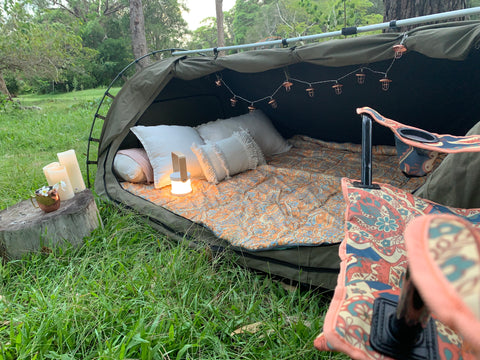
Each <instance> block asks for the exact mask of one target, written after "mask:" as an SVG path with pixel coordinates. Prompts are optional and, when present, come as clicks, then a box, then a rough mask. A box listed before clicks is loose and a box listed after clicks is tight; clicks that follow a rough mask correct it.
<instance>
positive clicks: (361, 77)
mask: <svg viewBox="0 0 480 360" xmlns="http://www.w3.org/2000/svg"><path fill="white" fill-rule="evenodd" d="M355 76H356V78H357V83H358V84H359V85H363V84H365V78H366V77H367V75H365V73H364V72H363V68H361V69H360V72H359V73H356V74H355Z"/></svg>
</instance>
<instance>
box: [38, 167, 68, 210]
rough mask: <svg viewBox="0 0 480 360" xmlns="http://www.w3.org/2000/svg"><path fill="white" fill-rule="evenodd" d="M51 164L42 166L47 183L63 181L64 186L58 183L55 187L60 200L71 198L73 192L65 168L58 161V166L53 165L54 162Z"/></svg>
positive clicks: (53, 183)
mask: <svg viewBox="0 0 480 360" xmlns="http://www.w3.org/2000/svg"><path fill="white" fill-rule="evenodd" d="M52 164H53V165H52ZM52 164H49V165H47V166H45V167H44V168H43V171H44V173H45V176H46V178H47V181H48V185H55V184H58V183H60V182H61V181H63V182H64V186H61V185H60V186H59V187H58V189H57V191H58V195H59V196H60V200H61V201H65V200H68V199H71V198H73V197H74V196H75V193H74V192H73V188H72V183H71V182H70V179H69V177H68V173H67V169H66V168H65V166H62V165H60V164H58V163H57V164H58V166H57V165H55V163H52Z"/></svg>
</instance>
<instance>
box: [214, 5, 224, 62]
mask: <svg viewBox="0 0 480 360" xmlns="http://www.w3.org/2000/svg"><path fill="white" fill-rule="evenodd" d="M215 11H216V14H217V41H218V42H217V44H218V47H224V46H225V31H224V28H223V0H215ZM218 55H219V56H225V51H220V52H219V54H218Z"/></svg>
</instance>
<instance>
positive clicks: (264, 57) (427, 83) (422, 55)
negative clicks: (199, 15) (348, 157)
mask: <svg viewBox="0 0 480 360" xmlns="http://www.w3.org/2000/svg"><path fill="white" fill-rule="evenodd" d="M407 35H408V37H405V36H404V34H378V35H367V36H360V37H356V38H348V39H338V40H330V41H326V42H322V43H316V44H310V45H304V46H298V47H290V48H276V49H260V50H252V51H246V52H243V53H238V54H232V55H228V56H226V57H219V58H215V57H208V56H207V57H205V56H194V57H186V56H184V57H177V58H175V57H170V58H167V59H164V60H160V61H158V62H156V63H154V64H153V65H151V66H150V67H148V68H146V69H144V70H143V71H141V72H140V73H138V74H136V75H135V76H133V77H132V78H131V79H129V80H128V81H127V82H126V83H125V85H124V86H123V87H122V89H121V91H120V92H119V93H118V95H117V96H116V98H115V99H114V101H113V102H112V105H111V106H110V108H109V110H108V113H107V114H106V116H105V121H104V124H103V128H102V132H101V136H100V137H99V142H100V144H99V151H98V168H97V174H96V179H95V189H96V191H97V193H98V194H99V195H101V196H104V197H106V198H109V199H111V200H113V201H115V202H117V203H118V204H122V205H124V206H127V207H130V208H133V209H135V210H136V211H138V212H139V213H140V214H142V215H144V216H145V217H146V218H147V219H149V220H150V221H151V222H152V224H153V225H154V226H156V227H157V228H158V229H159V230H160V231H162V232H163V233H165V234H167V235H169V236H172V237H173V238H175V239H177V240H182V241H188V242H189V243H191V244H192V245H194V246H202V247H203V246H210V247H211V248H212V249H214V250H219V251H223V250H224V249H230V250H232V251H233V252H234V253H235V254H236V255H237V256H238V262H239V263H240V264H244V265H246V266H248V267H251V268H254V269H258V270H261V271H265V272H269V273H272V274H275V275H279V276H283V277H286V278H289V279H292V280H295V281H299V282H302V283H307V284H311V285H314V286H321V287H325V288H334V286H335V283H336V276H337V273H338V269H339V259H338V246H339V243H340V241H341V236H342V235H341V234H342V233H343V227H342V226H340V227H339V229H338V232H339V239H340V241H336V242H328V243H324V244H296V245H295V244H294V245H291V244H290V245H289V246H284V247H278V248H274V247H273V248H267V249H264V250H263V251H252V250H251V249H248V248H242V247H241V246H237V245H233V246H232V244H231V243H230V242H229V239H228V238H222V237H221V236H218V235H217V233H216V232H215V229H212V227H211V226H210V225H209V224H206V223H205V222H203V221H199V220H195V219H194V220H193V221H191V220H189V219H187V218H186V217H184V216H182V214H180V213H176V212H175V211H173V210H171V209H169V208H166V207H164V206H161V205H158V204H156V203H155V202H153V201H151V199H148V198H145V197H142V196H140V195H139V194H138V193H133V192H131V191H128V190H127V189H126V188H125V186H124V185H122V181H121V180H120V179H119V178H118V176H116V174H115V173H114V171H113V163H114V158H115V154H116V152H117V151H118V150H119V149H128V148H139V147H142V143H141V142H140V141H139V140H138V139H137V137H136V136H135V135H134V134H133V133H132V132H131V131H130V128H131V127H133V126H138V125H143V126H157V125H179V126H188V127H196V126H199V125H201V124H204V123H208V122H210V121H215V120H217V119H227V118H231V117H236V116H239V115H241V114H245V113H248V112H249V107H254V108H255V109H257V110H262V111H263V112H264V113H265V114H266V115H267V117H268V118H269V119H270V120H271V122H272V124H273V125H274V127H275V128H276V129H277V130H278V132H279V133H280V134H281V135H282V136H283V137H284V138H285V139H291V138H292V137H293V136H294V135H304V136H306V137H308V138H313V139H320V140H322V141H325V142H334V143H354V144H360V143H361V119H360V117H359V116H358V115H357V114H356V108H358V107H363V106H369V107H371V108H373V109H376V110H377V111H378V112H380V113H381V114H383V115H385V116H387V117H389V118H391V119H396V120H398V121H400V122H403V123H405V124H408V125H411V126H415V127H419V128H423V129H426V130H429V131H432V132H435V133H450V134H454V135H464V134H465V133H466V132H467V131H468V130H469V129H470V128H471V127H472V126H473V125H474V124H475V123H477V122H478V121H480V115H479V114H478V108H479V103H480V101H479V100H480V87H479V86H478V84H479V83H480V70H479V64H480V49H479V45H480V42H479V41H480V23H478V22H461V23H449V24H444V25H435V26H427V27H422V28H418V29H415V30H412V31H411V32H409V33H407ZM402 40H405V46H406V48H407V52H406V53H404V54H403V56H402V57H401V58H399V59H395V54H394V51H393V50H392V47H393V46H394V45H397V44H399V43H400V42H401V41H402ZM359 73H364V74H365V75H366V78H365V82H364V84H359V83H358V79H357V76H356V74H359ZM384 79H388V80H391V82H390V81H387V84H388V85H389V88H388V89H382V85H384V83H383V82H382V81H381V80H384ZM285 81H288V82H291V83H292V86H291V89H290V91H287V89H286V88H285V86H284V85H282V84H283V83H284V82H285ZM337 84H340V85H342V86H341V88H340V89H341V91H337V92H340V93H339V94H338V93H337V92H336V89H335V88H334V86H335V85H337ZM219 85H220V86H219ZM309 88H313V89H314V90H313V91H314V93H313V94H309V92H308V91H307V89H309ZM232 99H234V103H235V104H234V105H235V106H232ZM271 100H275V105H276V108H274V107H273V106H272V102H271ZM250 110H252V109H250ZM100 112H101V109H100V107H99V111H98V112H97V114H96V119H98V117H101V116H100V115H99V113H100ZM93 129H94V126H93V125H92V132H93ZM92 139H93V135H92V133H91V134H90V142H92ZM373 143H374V145H393V144H394V138H393V136H392V133H391V132H390V131H389V130H388V129H387V128H384V127H381V126H375V127H374V129H373ZM89 150H90V145H89ZM89 153H90V151H89ZM356 159H358V164H356V165H358V167H359V166H360V158H359V157H357V158H356ZM269 160H270V158H268V157H267V162H268V161H269ZM311 160H313V161H314V162H316V161H321V160H322V159H311ZM88 161H89V165H91V163H93V162H97V161H92V159H89V160H88ZM373 161H374V169H375V166H376V162H375V161H376V158H375V156H374V159H373ZM260 167H261V166H260ZM355 171H356V172H355V173H354V175H353V176H356V177H357V178H359V177H360V172H359V171H357V170H355ZM355 174H356V175H355ZM347 176H351V174H347ZM233 178H234V177H232V179H233ZM373 180H374V181H375V180H376V179H375V178H374V179H373ZM414 180H415V181H419V183H421V181H422V180H421V179H420V180H418V179H414ZM228 181H230V179H229V180H228ZM407 181H409V178H406V179H405V182H407ZM419 183H416V184H417V185H418V184H419ZM339 184H340V182H339V180H338V187H339V186H340V185H339ZM213 186H215V185H213ZM222 186H223V185H222ZM152 191H156V190H155V189H153V190H152ZM339 192H341V190H339ZM335 216H336V217H337V218H339V219H337V220H338V222H339V223H342V217H341V216H338V215H335ZM335 216H334V217H335ZM238 221H239V222H242V221H246V220H245V219H244V220H242V219H241V218H240V219H238ZM292 231H293V230H292Z"/></svg>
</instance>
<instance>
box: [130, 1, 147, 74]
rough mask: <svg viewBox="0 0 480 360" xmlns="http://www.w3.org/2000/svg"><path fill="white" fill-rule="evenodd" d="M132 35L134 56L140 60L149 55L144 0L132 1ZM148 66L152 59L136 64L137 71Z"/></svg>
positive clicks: (145, 59)
mask: <svg viewBox="0 0 480 360" xmlns="http://www.w3.org/2000/svg"><path fill="white" fill-rule="evenodd" d="M130 33H131V35H132V51H133V55H134V57H135V59H138V58H140V57H142V56H143V55H146V54H147V40H146V38H145V18H144V17H143V7H142V0H130ZM148 64H150V58H148V57H144V58H142V59H141V60H140V61H138V62H137V64H136V65H137V70H140V69H142V68H144V67H145V66H147V65H148Z"/></svg>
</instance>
